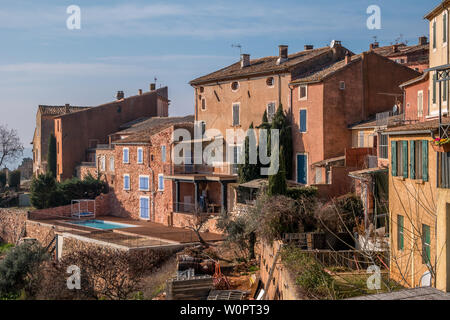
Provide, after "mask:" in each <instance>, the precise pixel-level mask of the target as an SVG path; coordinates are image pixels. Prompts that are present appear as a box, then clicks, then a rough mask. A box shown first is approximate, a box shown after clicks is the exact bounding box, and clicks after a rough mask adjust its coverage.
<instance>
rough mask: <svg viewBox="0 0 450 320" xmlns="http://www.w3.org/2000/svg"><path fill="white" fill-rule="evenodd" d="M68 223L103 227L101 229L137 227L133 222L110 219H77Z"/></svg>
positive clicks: (95, 227) (96, 227)
mask: <svg viewBox="0 0 450 320" xmlns="http://www.w3.org/2000/svg"><path fill="white" fill-rule="evenodd" d="M68 223H70V224H74V225H77V226H82V227H89V228H94V229H101V230H113V229H123V228H132V227H135V226H133V225H131V224H124V223H116V222H108V221H102V220H83V221H75V222H68Z"/></svg>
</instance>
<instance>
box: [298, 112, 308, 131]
mask: <svg viewBox="0 0 450 320" xmlns="http://www.w3.org/2000/svg"><path fill="white" fill-rule="evenodd" d="M306 123H307V111H306V110H305V109H302V110H300V121H299V126H300V132H306V130H307V125H306Z"/></svg>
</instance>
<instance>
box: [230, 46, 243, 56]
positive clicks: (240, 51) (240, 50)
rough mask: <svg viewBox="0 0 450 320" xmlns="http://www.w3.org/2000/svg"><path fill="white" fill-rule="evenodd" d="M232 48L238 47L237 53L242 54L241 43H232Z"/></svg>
mask: <svg viewBox="0 0 450 320" xmlns="http://www.w3.org/2000/svg"><path fill="white" fill-rule="evenodd" d="M231 47H232V48H239V54H242V45H241V44H240V43H236V44H232V45H231Z"/></svg>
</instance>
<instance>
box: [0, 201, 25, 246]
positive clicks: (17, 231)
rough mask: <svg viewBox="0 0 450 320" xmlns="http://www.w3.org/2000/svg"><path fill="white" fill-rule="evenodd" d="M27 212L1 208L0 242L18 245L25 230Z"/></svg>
mask: <svg viewBox="0 0 450 320" xmlns="http://www.w3.org/2000/svg"><path fill="white" fill-rule="evenodd" d="M26 219H27V210H24V209H15V208H0V241H4V242H7V243H16V242H17V241H18V240H19V238H20V235H21V233H22V230H23V229H24V228H25V222H26Z"/></svg>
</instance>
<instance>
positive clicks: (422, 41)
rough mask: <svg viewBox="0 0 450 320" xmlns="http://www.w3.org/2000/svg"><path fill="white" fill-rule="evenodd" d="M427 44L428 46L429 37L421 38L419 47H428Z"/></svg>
mask: <svg viewBox="0 0 450 320" xmlns="http://www.w3.org/2000/svg"><path fill="white" fill-rule="evenodd" d="M426 44H428V38H427V37H420V38H419V45H420V46H423V45H426Z"/></svg>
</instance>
